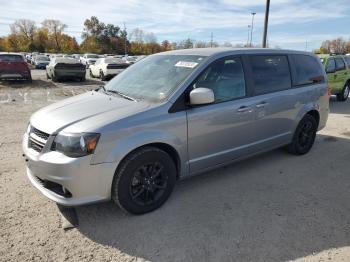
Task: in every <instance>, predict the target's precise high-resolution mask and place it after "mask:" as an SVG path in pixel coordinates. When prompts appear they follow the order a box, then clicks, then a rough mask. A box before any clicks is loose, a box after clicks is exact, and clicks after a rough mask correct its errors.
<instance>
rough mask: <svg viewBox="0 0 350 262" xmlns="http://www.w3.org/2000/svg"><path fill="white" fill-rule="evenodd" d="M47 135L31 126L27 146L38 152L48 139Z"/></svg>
mask: <svg viewBox="0 0 350 262" xmlns="http://www.w3.org/2000/svg"><path fill="white" fill-rule="evenodd" d="M49 137H50V135H49V134H47V133H45V132H42V131H40V130H39V129H36V128H35V127H33V126H31V127H30V132H29V137H28V148H31V149H33V150H35V151H36V152H38V153H40V152H41V151H42V150H43V148H44V146H45V145H46V142H47V140H48V139H49Z"/></svg>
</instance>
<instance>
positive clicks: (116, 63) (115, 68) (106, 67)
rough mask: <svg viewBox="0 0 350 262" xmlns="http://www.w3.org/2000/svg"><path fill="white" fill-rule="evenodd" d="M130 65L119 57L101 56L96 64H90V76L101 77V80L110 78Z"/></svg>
mask: <svg viewBox="0 0 350 262" xmlns="http://www.w3.org/2000/svg"><path fill="white" fill-rule="evenodd" d="M128 66H129V64H128V63H125V61H123V60H121V59H118V58H113V57H106V58H100V59H98V60H97V61H96V63H95V64H93V65H90V76H91V77H99V78H101V80H106V79H110V78H112V77H114V76H115V75H117V74H119V73H121V72H122V71H123V70H124V69H125V68H127V67H128Z"/></svg>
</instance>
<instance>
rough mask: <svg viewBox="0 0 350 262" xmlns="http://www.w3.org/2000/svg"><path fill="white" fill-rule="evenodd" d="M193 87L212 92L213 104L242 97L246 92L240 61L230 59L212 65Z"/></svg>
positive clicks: (238, 59)
mask: <svg viewBox="0 0 350 262" xmlns="http://www.w3.org/2000/svg"><path fill="white" fill-rule="evenodd" d="M193 87H194V88H198V87H206V88H209V89H211V90H213V92H214V96H215V102H223V101H229V100H233V99H236V98H240V97H244V96H245V94H246V92H245V80H244V72H243V66H242V62H241V59H240V58H233V57H230V58H225V59H220V60H219V61H216V62H214V63H212V64H211V65H210V66H209V67H208V68H207V69H205V70H204V72H203V73H202V74H201V75H200V76H199V77H198V79H197V80H196V81H195V83H194V85H193Z"/></svg>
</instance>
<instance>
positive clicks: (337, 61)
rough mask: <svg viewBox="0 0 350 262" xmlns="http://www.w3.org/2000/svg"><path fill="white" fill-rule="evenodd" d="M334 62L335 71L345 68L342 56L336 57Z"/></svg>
mask: <svg viewBox="0 0 350 262" xmlns="http://www.w3.org/2000/svg"><path fill="white" fill-rule="evenodd" d="M335 64H336V69H337V71H340V70H344V69H345V63H344V60H343V59H342V58H336V59H335Z"/></svg>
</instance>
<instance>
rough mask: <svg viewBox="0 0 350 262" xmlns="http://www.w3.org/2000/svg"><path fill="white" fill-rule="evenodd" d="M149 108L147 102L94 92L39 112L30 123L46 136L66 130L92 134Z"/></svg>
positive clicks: (58, 103) (66, 100) (63, 101)
mask: <svg viewBox="0 0 350 262" xmlns="http://www.w3.org/2000/svg"><path fill="white" fill-rule="evenodd" d="M148 107H150V104H149V103H146V102H134V101H130V100H127V99H124V98H121V97H117V96H112V95H107V94H104V93H100V92H95V91H93V92H88V93H85V94H82V95H77V96H74V97H71V98H68V99H65V100H62V101H60V102H57V103H54V104H52V105H49V106H47V107H44V108H42V109H40V110H39V111H37V112H36V113H34V114H33V115H32V117H31V119H30V123H31V125H32V126H34V127H35V128H37V129H39V130H41V131H43V132H45V133H48V134H55V133H58V132H59V131H61V130H62V129H65V128H68V129H69V132H93V131H95V130H96V129H98V128H99V127H103V126H104V125H107V124H110V123H111V122H114V121H117V120H120V119H123V118H126V117H128V116H130V115H133V114H136V113H138V112H141V111H143V110H145V109H147V108H148ZM65 131H66V130H65Z"/></svg>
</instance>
